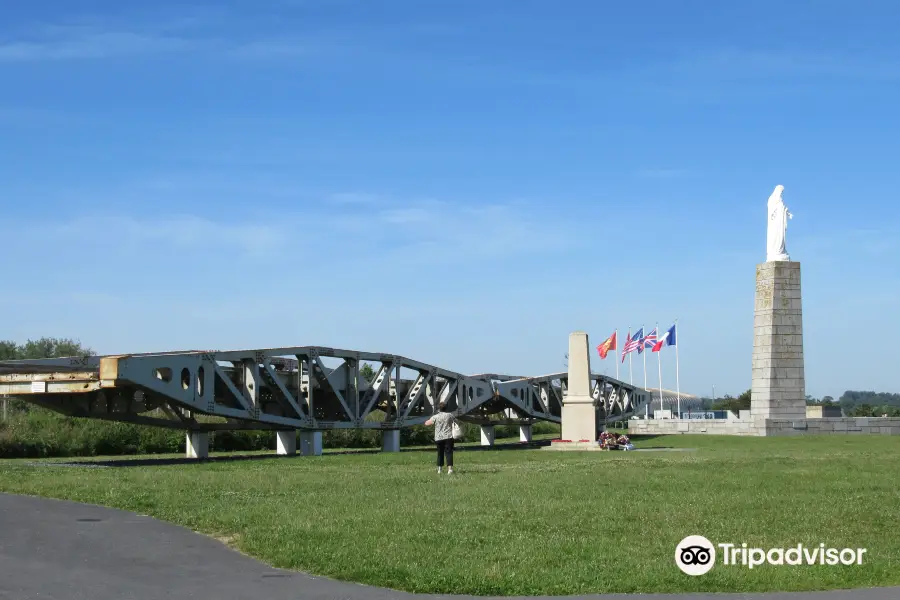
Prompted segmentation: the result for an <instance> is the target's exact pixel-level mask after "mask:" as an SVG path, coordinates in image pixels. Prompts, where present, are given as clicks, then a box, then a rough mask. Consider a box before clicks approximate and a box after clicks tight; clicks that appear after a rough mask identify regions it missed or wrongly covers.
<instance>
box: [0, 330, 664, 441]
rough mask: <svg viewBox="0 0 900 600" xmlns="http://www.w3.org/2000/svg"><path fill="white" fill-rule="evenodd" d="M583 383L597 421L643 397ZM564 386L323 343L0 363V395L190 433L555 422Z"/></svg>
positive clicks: (626, 410)
mask: <svg viewBox="0 0 900 600" xmlns="http://www.w3.org/2000/svg"><path fill="white" fill-rule="evenodd" d="M326 361H332V362H333V363H335V364H333V366H328V365H327V364H326ZM364 362H365V363H371V364H373V365H375V366H376V368H375V377H374V378H373V380H372V382H371V383H370V382H369V381H367V380H366V379H365V378H364V377H362V375H361V373H360V365H361V364H362V363H364ZM404 372H407V373H409V376H408V377H404V376H403V373H404ZM592 378H593V383H592V387H593V394H594V398H595V401H596V406H597V410H598V413H599V415H600V418H601V420H602V421H601V422H603V421H611V420H622V419H627V418H628V417H629V416H630V415H631V414H633V413H634V412H635V409H636V408H637V407H638V406H639V405H640V406H642V405H643V402H642V401H641V400H649V394H648V393H646V392H645V391H644V390H639V388H635V387H634V386H632V385H629V384H626V383H624V382H621V381H618V380H615V379H612V378H608V377H606V376H602V375H593V376H592ZM566 383H567V374H566V373H556V374H551V375H546V376H543V377H514V376H510V375H500V374H492V373H483V374H478V375H464V374H462V373H458V372H455V371H450V370H447V369H442V368H440V367H436V366H434V365H429V364H426V363H423V362H420V361H416V360H412V359H409V358H406V357H403V356H399V355H395V354H384V353H377V352H360V351H356V350H343V349H336V348H328V347H323V346H297V347H289V348H267V349H261V350H257V349H251V350H228V351H215V350H214V351H185V352H162V353H144V354H128V355H110V356H89V357H73V358H60V359H44V360H27V361H4V362H0V396H4V395H5V396H16V397H21V398H24V399H26V400H28V401H30V402H33V403H35V404H38V405H40V406H44V407H46V408H49V409H51V410H55V411H57V412H60V413H63V414H67V415H71V416H77V417H86V418H97V419H105V420H116V421H125V422H132V423H143V424H147V425H154V426H159V427H171V428H177V429H188V430H192V431H215V430H223V429H273V430H285V429H300V430H312V431H322V430H329V429H345V428H357V429H383V430H384V429H387V430H390V429H400V428H404V427H410V426H413V425H418V424H422V423H424V422H425V421H426V420H427V419H428V418H429V417H430V416H432V415H433V414H434V413H435V412H436V411H437V404H438V402H440V401H444V402H446V403H447V404H448V407H449V409H450V410H451V411H452V412H453V413H454V414H456V415H457V416H458V417H459V418H460V419H461V420H463V421H466V422H470V423H478V424H500V423H504V424H531V423H533V422H535V421H538V420H543V421H550V422H554V423H559V422H560V416H561V405H562V402H563V400H564V398H565V395H566ZM202 415H205V416H207V417H217V418H218V422H210V421H209V420H208V419H207V420H204V419H203V418H199V419H198V417H199V416H202ZM498 415H501V418H500V419H499V420H498V419H497V416H498Z"/></svg>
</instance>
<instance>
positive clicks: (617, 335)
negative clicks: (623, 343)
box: [613, 329, 619, 379]
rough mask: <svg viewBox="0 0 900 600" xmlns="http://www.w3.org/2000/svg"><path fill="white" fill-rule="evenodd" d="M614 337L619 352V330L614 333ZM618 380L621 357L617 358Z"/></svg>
mask: <svg viewBox="0 0 900 600" xmlns="http://www.w3.org/2000/svg"><path fill="white" fill-rule="evenodd" d="M613 336H615V338H616V350H618V349H619V330H618V329H616V330H615V331H614V332H613ZM618 378H619V357H618V356H617V357H616V379H618Z"/></svg>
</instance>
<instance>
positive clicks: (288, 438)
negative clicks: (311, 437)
mask: <svg viewBox="0 0 900 600" xmlns="http://www.w3.org/2000/svg"><path fill="white" fill-rule="evenodd" d="M275 436H276V438H277V439H276V440H275V454H279V455H281V456H294V455H295V454H297V430H296V429H291V430H290V431H276V432H275Z"/></svg>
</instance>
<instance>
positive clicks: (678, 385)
mask: <svg viewBox="0 0 900 600" xmlns="http://www.w3.org/2000/svg"><path fill="white" fill-rule="evenodd" d="M678 346H679V340H678V319H675V394H676V395H677V397H678V414H679V416H680V415H681V382H680V381H679V379H680V377H679V373H678Z"/></svg>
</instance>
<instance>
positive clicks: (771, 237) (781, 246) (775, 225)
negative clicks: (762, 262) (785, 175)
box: [766, 185, 794, 262]
mask: <svg viewBox="0 0 900 600" xmlns="http://www.w3.org/2000/svg"><path fill="white" fill-rule="evenodd" d="M783 191H784V186H783V185H776V186H775V191H774V192H772V195H771V196H769V228H768V231H767V232H766V262H772V261H779V260H791V257H790V256H788V253H787V248H786V247H785V242H784V238H785V233H786V232H787V222H788V219H791V218H793V217H794V215H792V214H791V213H790V211H789V210H788V209H787V206H785V205H784V200H782V199H781V193H782V192H783Z"/></svg>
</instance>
